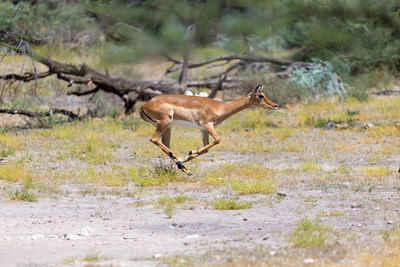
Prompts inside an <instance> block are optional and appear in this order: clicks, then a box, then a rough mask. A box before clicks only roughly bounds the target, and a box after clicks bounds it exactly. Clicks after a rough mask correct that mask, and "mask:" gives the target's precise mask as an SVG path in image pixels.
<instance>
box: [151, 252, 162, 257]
mask: <svg viewBox="0 0 400 267" xmlns="http://www.w3.org/2000/svg"><path fill="white" fill-rule="evenodd" d="M161 257H162V254H161V253H156V254H154V255H153V258H161Z"/></svg>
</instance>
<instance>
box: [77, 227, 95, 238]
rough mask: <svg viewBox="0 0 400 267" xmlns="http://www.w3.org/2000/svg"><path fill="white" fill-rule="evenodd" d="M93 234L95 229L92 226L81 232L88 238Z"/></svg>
mask: <svg viewBox="0 0 400 267" xmlns="http://www.w3.org/2000/svg"><path fill="white" fill-rule="evenodd" d="M91 232H93V228H92V227H90V226H86V227H84V228H83V229H82V230H81V233H80V235H81V236H86V237H88V236H90V233H91Z"/></svg>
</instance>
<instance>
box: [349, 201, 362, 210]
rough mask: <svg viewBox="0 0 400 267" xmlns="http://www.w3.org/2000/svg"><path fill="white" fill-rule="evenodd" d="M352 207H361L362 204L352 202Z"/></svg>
mask: <svg viewBox="0 0 400 267" xmlns="http://www.w3.org/2000/svg"><path fill="white" fill-rule="evenodd" d="M351 208H352V209H356V208H361V204H357V203H355V202H354V203H353V204H351Z"/></svg>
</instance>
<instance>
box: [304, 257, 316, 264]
mask: <svg viewBox="0 0 400 267" xmlns="http://www.w3.org/2000/svg"><path fill="white" fill-rule="evenodd" d="M303 263H305V264H311V263H314V260H313V259H311V258H308V259H305V260H304V261H303Z"/></svg>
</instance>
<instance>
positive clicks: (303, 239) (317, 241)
mask: <svg viewBox="0 0 400 267" xmlns="http://www.w3.org/2000/svg"><path fill="white" fill-rule="evenodd" d="M328 230H329V227H327V226H325V225H323V224H321V223H320V221H319V219H318V218H316V219H314V221H311V220H310V219H308V218H304V219H302V220H301V221H299V222H298V223H297V226H296V228H295V230H294V232H293V233H292V235H291V236H290V238H289V241H290V242H292V243H293V244H294V245H295V246H298V247H314V246H321V245H323V244H324V242H325V241H326V240H327V239H328Z"/></svg>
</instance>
